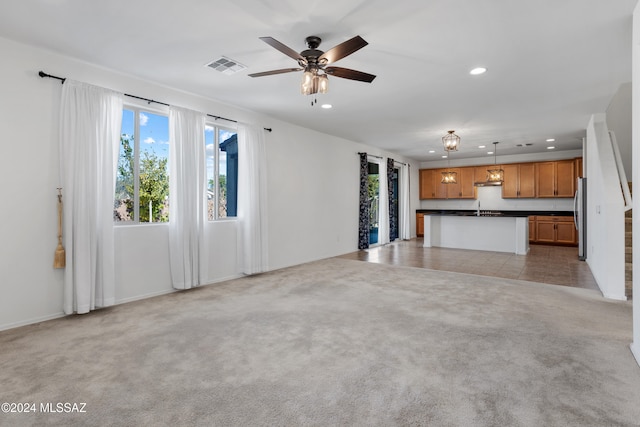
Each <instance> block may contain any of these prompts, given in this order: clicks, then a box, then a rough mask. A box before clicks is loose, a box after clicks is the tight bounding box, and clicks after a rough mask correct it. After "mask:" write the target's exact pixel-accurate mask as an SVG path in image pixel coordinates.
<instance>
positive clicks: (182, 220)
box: [169, 107, 207, 289]
mask: <svg viewBox="0 0 640 427" xmlns="http://www.w3.org/2000/svg"><path fill="white" fill-rule="evenodd" d="M204 124H205V115H204V114H203V113H200V112H197V111H192V110H186V109H184V108H178V107H170V111H169V257H170V267H171V280H172V283H173V287H174V288H176V289H189V288H193V287H195V286H198V285H200V284H202V280H203V279H204V278H205V277H206V274H207V272H206V262H205V261H204V260H205V259H206V245H205V241H204V224H205V221H206V216H205V215H206V206H207V200H206V181H207V176H206V169H205V168H206V163H205V144H204Z"/></svg>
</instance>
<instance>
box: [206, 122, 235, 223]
mask: <svg viewBox="0 0 640 427" xmlns="http://www.w3.org/2000/svg"><path fill="white" fill-rule="evenodd" d="M204 142H205V144H206V149H207V154H206V156H207V210H208V218H209V221H213V220H215V219H219V218H228V217H235V216H236V215H237V207H238V135H237V134H236V132H235V131H233V130H229V129H224V128H221V127H218V126H215V125H212V124H207V125H206V127H205V136H204Z"/></svg>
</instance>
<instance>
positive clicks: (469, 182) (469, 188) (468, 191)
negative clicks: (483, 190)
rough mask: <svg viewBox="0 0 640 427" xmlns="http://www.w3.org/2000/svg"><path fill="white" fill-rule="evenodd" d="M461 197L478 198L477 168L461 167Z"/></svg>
mask: <svg viewBox="0 0 640 427" xmlns="http://www.w3.org/2000/svg"><path fill="white" fill-rule="evenodd" d="M458 177H459V178H460V198H461V199H475V198H476V194H477V193H476V186H475V185H474V184H475V181H476V179H475V168H474V167H467V168H460V175H458Z"/></svg>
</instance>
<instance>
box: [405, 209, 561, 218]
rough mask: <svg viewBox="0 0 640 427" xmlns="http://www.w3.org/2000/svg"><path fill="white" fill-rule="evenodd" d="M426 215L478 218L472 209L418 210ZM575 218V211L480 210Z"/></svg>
mask: <svg viewBox="0 0 640 427" xmlns="http://www.w3.org/2000/svg"><path fill="white" fill-rule="evenodd" d="M416 213H421V214H424V215H452V216H478V215H477V213H478V211H477V210H470V209H466V210H465V209H416ZM538 215H540V216H573V211H524V210H521V211H511V210H495V209H493V210H485V209H480V216H504V217H515V218H518V217H528V216H538Z"/></svg>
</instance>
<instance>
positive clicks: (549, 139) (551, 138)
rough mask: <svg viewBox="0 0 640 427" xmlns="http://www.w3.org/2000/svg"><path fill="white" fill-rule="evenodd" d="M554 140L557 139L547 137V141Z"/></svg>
mask: <svg viewBox="0 0 640 427" xmlns="http://www.w3.org/2000/svg"><path fill="white" fill-rule="evenodd" d="M553 141H555V138H549V139H547V142H553Z"/></svg>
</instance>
